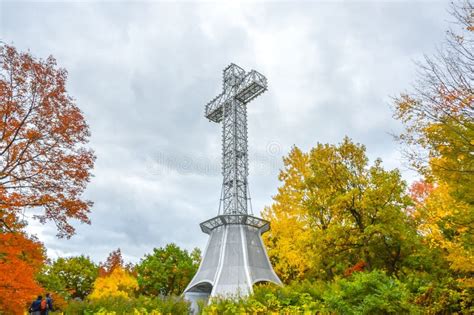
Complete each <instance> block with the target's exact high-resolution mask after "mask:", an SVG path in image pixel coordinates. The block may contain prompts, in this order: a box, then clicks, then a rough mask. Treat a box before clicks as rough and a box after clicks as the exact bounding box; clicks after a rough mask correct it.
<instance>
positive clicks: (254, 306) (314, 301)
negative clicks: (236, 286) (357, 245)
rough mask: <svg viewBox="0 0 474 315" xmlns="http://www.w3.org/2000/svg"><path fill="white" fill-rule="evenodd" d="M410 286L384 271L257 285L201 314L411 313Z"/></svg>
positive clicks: (216, 302)
mask: <svg viewBox="0 0 474 315" xmlns="http://www.w3.org/2000/svg"><path fill="white" fill-rule="evenodd" d="M409 297H410V292H409V290H408V289H407V287H406V286H405V285H404V284H402V283H401V282H400V281H398V280H396V279H395V278H393V277H390V276H387V275H386V274H385V273H384V272H381V271H378V270H374V271H372V272H356V273H354V274H353V275H352V276H350V277H349V278H344V279H336V280H334V281H333V282H330V283H327V282H322V281H318V282H314V283H310V282H307V281H305V282H301V283H298V282H294V283H292V284H289V285H287V286H285V287H277V286H273V285H264V286H258V287H255V289H254V294H253V295H251V296H250V297H248V298H237V299H217V300H214V301H213V302H212V303H211V304H210V305H208V306H205V307H204V309H203V310H202V314H235V313H249V314H267V313H272V312H274V313H279V314H295V313H299V314H315V313H325V314H408V313H416V312H417V311H418V309H417V306H415V305H414V304H412V303H411V302H410V300H409Z"/></svg>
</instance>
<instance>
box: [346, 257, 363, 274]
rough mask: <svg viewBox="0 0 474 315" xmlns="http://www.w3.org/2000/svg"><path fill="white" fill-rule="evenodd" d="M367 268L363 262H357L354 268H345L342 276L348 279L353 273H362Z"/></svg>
mask: <svg viewBox="0 0 474 315" xmlns="http://www.w3.org/2000/svg"><path fill="white" fill-rule="evenodd" d="M366 266H367V263H366V262H365V261H363V260H361V261H359V262H358V263H357V264H355V265H354V266H352V267H350V268H347V269H346V270H345V271H344V276H346V277H349V276H350V275H352V274H353V273H354V272H362V271H364V270H365V267H366Z"/></svg>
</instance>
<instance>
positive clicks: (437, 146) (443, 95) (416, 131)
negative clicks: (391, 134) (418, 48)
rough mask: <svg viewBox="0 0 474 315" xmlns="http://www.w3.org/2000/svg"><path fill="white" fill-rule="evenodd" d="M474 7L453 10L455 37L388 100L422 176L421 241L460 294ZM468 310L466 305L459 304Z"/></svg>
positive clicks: (465, 268)
mask: <svg viewBox="0 0 474 315" xmlns="http://www.w3.org/2000/svg"><path fill="white" fill-rule="evenodd" d="M473 12H474V6H473V4H472V3H471V1H469V0H466V1H463V2H458V3H453V4H452V12H451V13H452V16H453V17H454V20H455V24H454V29H453V30H450V31H448V32H447V38H446V40H445V42H444V43H443V45H442V46H440V47H439V49H438V51H437V53H436V54H435V55H434V56H432V57H426V60H425V61H424V62H423V63H419V69H418V70H419V77H418V80H417V81H416V83H415V84H414V87H413V92H411V93H405V94H402V95H400V96H399V97H398V98H397V99H396V100H395V113H394V116H395V118H397V119H399V120H400V121H401V122H402V123H403V124H404V126H405V131H404V132H403V133H402V134H401V135H400V136H399V140H400V141H401V143H403V144H405V148H406V152H407V153H408V158H409V160H410V162H411V163H412V165H413V166H414V167H415V168H416V169H417V170H418V171H419V172H420V173H421V174H422V175H423V176H424V179H423V181H422V182H421V183H416V184H414V185H413V187H412V194H413V195H414V199H415V200H416V207H415V210H414V215H415V216H416V218H417V220H418V222H419V225H418V229H419V231H420V233H422V234H423V235H424V236H426V238H427V240H428V242H429V244H430V245H431V247H432V248H433V249H438V250H439V251H440V252H441V253H442V254H443V257H444V259H445V261H446V262H447V263H448V264H449V266H450V269H451V272H452V274H453V276H454V278H455V279H457V280H458V282H459V283H460V284H462V287H464V288H470V290H471V291H470V292H469V293H466V296H472V294H473V289H474V278H473V276H472V275H473V273H474V77H473V69H474V15H473ZM466 303H467V302H466Z"/></svg>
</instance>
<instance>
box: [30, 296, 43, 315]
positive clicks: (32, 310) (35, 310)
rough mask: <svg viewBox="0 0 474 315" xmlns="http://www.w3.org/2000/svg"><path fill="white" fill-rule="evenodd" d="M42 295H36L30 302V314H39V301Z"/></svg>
mask: <svg viewBox="0 0 474 315" xmlns="http://www.w3.org/2000/svg"><path fill="white" fill-rule="evenodd" d="M42 300H43V297H42V296H41V295H38V298H37V299H36V300H34V301H33V303H31V306H30V314H31V315H40V314H41V301H42Z"/></svg>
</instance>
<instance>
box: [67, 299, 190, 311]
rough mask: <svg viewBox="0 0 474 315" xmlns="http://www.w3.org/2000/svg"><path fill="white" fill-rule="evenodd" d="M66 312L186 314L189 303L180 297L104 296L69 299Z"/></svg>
mask: <svg viewBox="0 0 474 315" xmlns="http://www.w3.org/2000/svg"><path fill="white" fill-rule="evenodd" d="M65 313H66V314H102V315H106V314H107V315H112V314H113V315H119V314H137V315H138V314H188V313H189V304H188V302H185V301H184V300H183V299H182V298H180V297H175V296H170V297H155V298H152V297H146V296H139V297H137V298H125V297H121V296H118V297H106V298H101V299H95V300H86V301H71V302H70V303H69V305H68V307H67V308H66V310H65Z"/></svg>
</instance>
